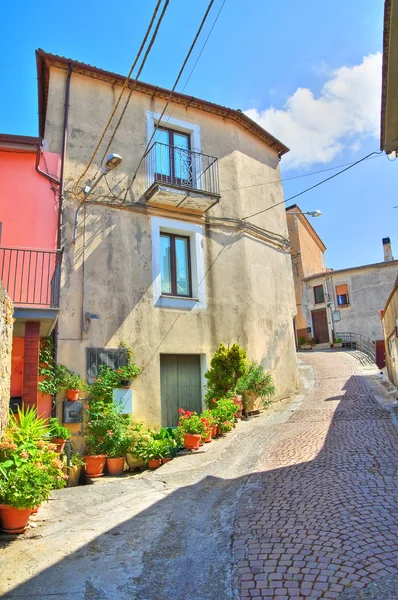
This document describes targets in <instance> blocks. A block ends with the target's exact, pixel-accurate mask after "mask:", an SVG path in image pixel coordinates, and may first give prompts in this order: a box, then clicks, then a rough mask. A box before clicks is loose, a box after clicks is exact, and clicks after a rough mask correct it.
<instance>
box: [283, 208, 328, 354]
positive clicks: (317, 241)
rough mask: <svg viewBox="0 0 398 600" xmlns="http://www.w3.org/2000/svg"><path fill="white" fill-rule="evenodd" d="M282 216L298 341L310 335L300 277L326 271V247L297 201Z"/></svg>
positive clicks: (304, 288) (304, 290)
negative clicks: (290, 266) (292, 288)
mask: <svg viewBox="0 0 398 600" xmlns="http://www.w3.org/2000/svg"><path fill="white" fill-rule="evenodd" d="M286 218H287V226H288V231H289V239H290V244H291V246H292V254H291V256H292V269H293V279H294V291H295V295H296V307H297V315H296V318H295V321H294V325H295V331H296V342H297V343H298V339H299V338H300V337H305V338H308V336H309V335H310V333H309V331H308V329H309V328H310V327H311V325H310V324H309V323H308V319H307V315H306V314H305V313H304V311H303V297H304V300H305V293H306V286H305V285H304V284H303V279H305V278H306V277H309V276H310V275H313V274H314V273H320V272H323V271H326V261H325V250H326V246H325V244H324V243H323V242H322V240H321V238H320V237H319V235H318V234H317V232H316V231H315V229H314V228H313V227H312V225H311V223H310V222H309V221H308V219H307V218H306V216H305V215H303V214H301V210H300V208H299V207H298V206H297V204H293V205H292V206H288V207H287V208H286ZM305 304H306V302H305V301H304V305H305Z"/></svg>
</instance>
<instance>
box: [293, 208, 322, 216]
mask: <svg viewBox="0 0 398 600" xmlns="http://www.w3.org/2000/svg"><path fill="white" fill-rule="evenodd" d="M288 214H290V215H309V216H310V217H320V216H321V214H322V213H321V211H320V210H308V211H307V212H296V211H295V212H291V213H288Z"/></svg>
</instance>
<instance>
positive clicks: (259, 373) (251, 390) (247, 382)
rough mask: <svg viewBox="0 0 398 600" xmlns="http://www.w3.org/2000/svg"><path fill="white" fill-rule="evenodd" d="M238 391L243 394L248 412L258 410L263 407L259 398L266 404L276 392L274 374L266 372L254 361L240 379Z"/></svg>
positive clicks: (244, 404)
mask: <svg viewBox="0 0 398 600" xmlns="http://www.w3.org/2000/svg"><path fill="white" fill-rule="evenodd" d="M236 391H237V392H238V393H240V394H242V397H243V406H244V409H245V413H246V414H247V413H249V412H252V411H253V410H258V409H259V408H260V407H261V404H259V402H258V399H260V400H261V402H262V405H263V406H265V405H266V404H267V403H269V398H270V397H271V396H272V395H273V394H274V393H275V387H274V385H273V383H272V375H271V374H270V373H266V372H265V371H264V369H263V367H262V366H261V365H260V364H259V363H257V362H255V361H252V362H251V363H250V364H249V365H248V367H247V369H246V372H245V373H244V375H243V376H242V377H241V378H240V379H239V382H238V384H237V386H236Z"/></svg>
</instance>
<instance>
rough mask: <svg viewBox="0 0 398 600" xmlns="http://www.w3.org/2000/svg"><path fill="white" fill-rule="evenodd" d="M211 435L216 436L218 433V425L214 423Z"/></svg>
mask: <svg viewBox="0 0 398 600" xmlns="http://www.w3.org/2000/svg"><path fill="white" fill-rule="evenodd" d="M211 429H212V431H211V437H213V438H215V437H216V435H217V425H213V427H212V428H211Z"/></svg>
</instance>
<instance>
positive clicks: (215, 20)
mask: <svg viewBox="0 0 398 600" xmlns="http://www.w3.org/2000/svg"><path fill="white" fill-rule="evenodd" d="M225 2H226V0H223V2H222V4H221V7H220V10H219V11H218V13H217V16H216V18H215V19H214V22H213V25H212V26H211V28H210V31H209V33H208V35H207V38H206V39H205V41H204V44H203V46H202V48H201V50H200V52H199V54H198V57H197V59H196V61H195V64H194V66H193V67H192V70H191V72H190V74H189V75H188V79H187V80H186V82H185V83H184V86H183V88H182V89H181V91H180V94H182V93H183V92H184V90H185V88H186V87H187V85H188V83H189V80H190V79H191V77H192V74H193V72H194V70H195V69H196V65H197V64H198V62H199V60H200V57H201V56H202V54H203V50H204V49H205V47H206V45H207V42H208V41H209V38H210V36H211V34H212V33H213V29H214V27H215V26H216V23H217V21H218V17H219V16H220V14H221V11H222V9H223V8H224V4H225ZM174 111H175V107H174V108H173V110H172V111H171V113H170V114H169V115H168V117H167V120H166V121H164V124H165V125H166V124H167V123H168V122H169V121H170V119H171V117H172V115H173V113H174ZM158 137H159V136H158ZM158 137H157V138H156V140H155V142H156V141H157V140H158Z"/></svg>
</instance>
